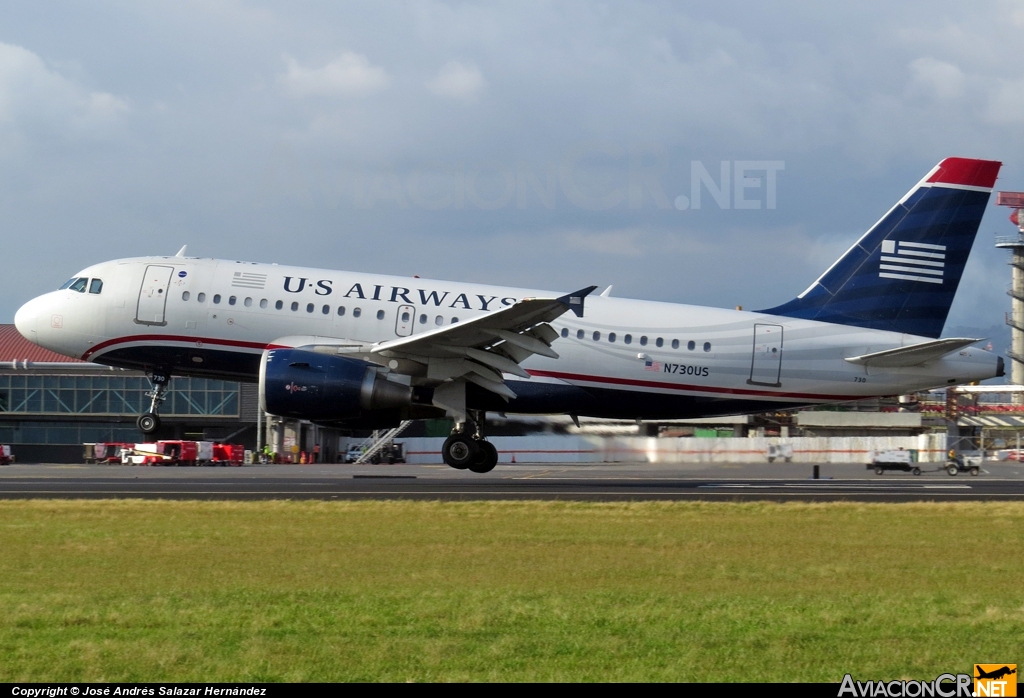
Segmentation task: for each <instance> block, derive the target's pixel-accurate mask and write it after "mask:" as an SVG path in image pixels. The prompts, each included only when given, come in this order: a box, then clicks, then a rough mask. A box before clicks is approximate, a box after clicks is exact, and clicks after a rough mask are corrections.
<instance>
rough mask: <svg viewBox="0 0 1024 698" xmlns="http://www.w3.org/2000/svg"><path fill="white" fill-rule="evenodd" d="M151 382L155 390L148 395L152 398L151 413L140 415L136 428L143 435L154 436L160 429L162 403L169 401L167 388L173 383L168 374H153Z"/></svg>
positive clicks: (147, 395)
mask: <svg viewBox="0 0 1024 698" xmlns="http://www.w3.org/2000/svg"><path fill="white" fill-rule="evenodd" d="M149 382H150V383H152V384H153V389H152V390H150V391H149V392H148V393H146V397H148V398H150V402H149V411H148V412H146V413H145V414H140V415H139V418H138V419H137V420H135V424H136V426H138V427H139V431H141V432H142V433H143V434H152V433H154V432H155V431H156V430H157V429H159V428H160V414H159V413H160V403H162V402H163V401H164V400H166V399H167V395H166V393H167V386H168V385H170V383H171V376H170V374H168V373H153V374H151V375H150V376H149Z"/></svg>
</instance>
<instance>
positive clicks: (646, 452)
mask: <svg viewBox="0 0 1024 698" xmlns="http://www.w3.org/2000/svg"><path fill="white" fill-rule="evenodd" d="M489 441H491V443H493V444H494V446H495V447H496V448H497V449H498V462H499V463H510V462H512V461H513V458H514V459H515V462H517V463H635V462H647V463H758V462H767V461H768V447H769V446H780V445H783V444H786V445H789V446H792V448H793V458H792V460H793V461H794V462H801V463H866V462H867V461H868V460H870V452H871V451H872V450H876V451H882V450H889V449H898V448H903V449H906V450H912V451H917V454H918V460H919V461H921V462H936V461H942V460H944V459H945V454H946V434H921V435H919V436H836V437H827V436H822V437H792V438H781V437H760V438H717V439H698V438H661V439H659V438H654V437H636V436H627V437H620V436H497V437H494V438H491V439H489ZM443 442H444V439H443V438H430V437H423V438H412V439H406V440H405V441H404V443H405V450H406V460H407V461H408V462H410V463H441V462H442V460H441V444H442V443H443Z"/></svg>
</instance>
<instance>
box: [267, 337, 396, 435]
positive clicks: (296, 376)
mask: <svg viewBox="0 0 1024 698" xmlns="http://www.w3.org/2000/svg"><path fill="white" fill-rule="evenodd" d="M260 404H261V405H262V407H263V409H264V410H265V411H266V412H268V413H269V414H273V415H277V416H280V417H292V418H295V419H308V420H310V421H313V422H340V421H346V420H356V419H359V418H365V417H371V416H372V413H374V412H380V411H383V410H392V411H394V410H397V409H400V408H405V407H408V406H410V405H411V404H412V388H411V387H410V386H408V385H403V384H401V383H396V382H394V381H390V380H388V379H387V378H386V374H384V373H382V372H379V369H378V367H377V366H375V365H373V364H371V363H367V362H366V361H360V360H359V359H350V358H346V357H344V356H336V355H331V354H321V353H318V352H314V351H307V350H304V349H269V350H267V351H265V352H263V360H262V361H261V362H260Z"/></svg>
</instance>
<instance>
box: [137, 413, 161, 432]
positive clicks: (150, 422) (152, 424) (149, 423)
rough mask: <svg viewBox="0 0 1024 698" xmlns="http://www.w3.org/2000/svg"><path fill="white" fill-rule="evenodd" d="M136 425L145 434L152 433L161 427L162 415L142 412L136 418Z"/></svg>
mask: <svg viewBox="0 0 1024 698" xmlns="http://www.w3.org/2000/svg"><path fill="white" fill-rule="evenodd" d="M135 425H136V426H137V427H138V428H139V431H141V432H142V433H143V434H152V433H153V432H155V431H156V430H157V429H159V428H160V415H157V414H153V413H152V412H147V413H145V414H140V415H139V418H138V419H137V420H135Z"/></svg>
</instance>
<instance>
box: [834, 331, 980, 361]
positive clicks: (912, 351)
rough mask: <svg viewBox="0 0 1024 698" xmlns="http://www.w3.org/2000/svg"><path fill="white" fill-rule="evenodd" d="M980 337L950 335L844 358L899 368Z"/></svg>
mask: <svg viewBox="0 0 1024 698" xmlns="http://www.w3.org/2000/svg"><path fill="white" fill-rule="evenodd" d="M980 341H981V340H980V339H971V338H970V337H951V338H949V339H936V340H933V341H931V342H921V343H920V344H912V345H910V346H909V347H897V348H896V349H886V350H885V351H876V352H874V353H873V354H863V355H861V356H851V357H849V358H847V359H846V360H847V361H849V362H850V363H851V364H860V365H867V366H877V367H879V368H900V367H903V366H917V365H919V364H923V363H926V362H928V361H932V360H934V359H939V358H942V357H943V356H945V355H946V354H950V353H952V352H954V351H956V350H957V349H963V348H964V347H967V346H970V345H972V344H974V343H975V342H980Z"/></svg>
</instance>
